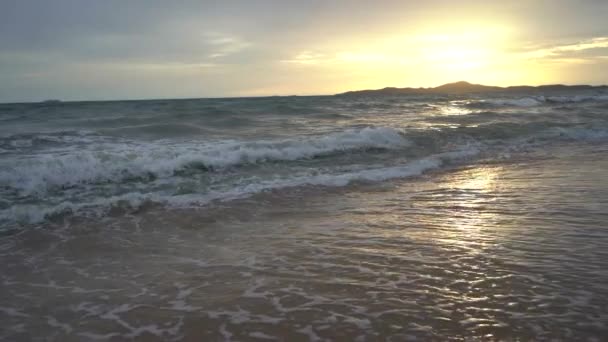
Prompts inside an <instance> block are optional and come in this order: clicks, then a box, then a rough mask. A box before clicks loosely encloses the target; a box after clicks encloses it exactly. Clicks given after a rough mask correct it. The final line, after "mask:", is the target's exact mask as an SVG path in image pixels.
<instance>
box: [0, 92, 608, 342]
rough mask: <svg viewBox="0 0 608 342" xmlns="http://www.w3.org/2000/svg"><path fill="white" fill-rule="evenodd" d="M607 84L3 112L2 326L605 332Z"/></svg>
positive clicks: (319, 337)
mask: <svg viewBox="0 0 608 342" xmlns="http://www.w3.org/2000/svg"><path fill="white" fill-rule="evenodd" d="M607 177H608V90H603V89H590V90H581V91H572V90H570V91H568V90H564V91H550V92H544V93H543V92H539V91H536V92H533V93H488V94H452V95H450V94H445V95H441V94H426V95H382V94H365V95H361V94H347V95H336V96H287V97H259V98H218V99H180V100H141V101H104V102H57V101H50V102H41V103H16V104H0V277H1V278H0V340H5V341H122V340H137V341H273V340H275V341H449V340H454V341H461V340H512V341H526V340H536V341H549V340H555V341H602V340H604V341H605V338H606V337H607V336H608V178H607Z"/></svg>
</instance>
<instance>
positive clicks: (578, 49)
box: [523, 37, 608, 60]
mask: <svg viewBox="0 0 608 342" xmlns="http://www.w3.org/2000/svg"><path fill="white" fill-rule="evenodd" d="M605 48H608V37H595V38H591V39H586V40H582V41H578V42H574V43H567V44H561V45H554V46H551V47H548V48H542V49H536V50H532V51H528V52H525V53H524V54H523V56H524V57H526V58H531V59H565V58H566V57H568V56H573V55H581V54H582V52H590V53H589V54H588V56H589V57H597V56H596V55H595V54H594V53H593V52H594V51H593V50H599V49H605ZM589 50H591V51H589ZM578 59H579V60H580V59H582V58H578Z"/></svg>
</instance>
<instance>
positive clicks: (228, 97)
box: [0, 80, 608, 105]
mask: <svg viewBox="0 0 608 342" xmlns="http://www.w3.org/2000/svg"><path fill="white" fill-rule="evenodd" d="M458 83H466V84H469V85H474V86H484V87H495V88H504V89H508V88H517V87H534V88H539V87H547V86H566V87H580V86H589V87H594V88H602V87H608V83H602V84H593V83H592V84H568V83H551V84H540V85H525V84H518V85H507V86H495V85H486V84H480V83H471V82H469V81H463V80H460V81H454V82H448V83H444V84H440V85H437V86H433V87H413V86H401V87H400V86H386V87H383V88H373V89H356V90H346V91H343V92H339V93H333V94H285V95H249V96H200V97H157V98H122V99H101V100H84V99H81V100H62V99H57V98H48V99H44V100H32V101H15V102H0V105H11V104H32V103H38V104H45V102H48V104H55V103H76V102H129V101H133V102H136V101H180V100H211V99H218V100H220V99H250V98H266V97H315V96H336V95H341V94H345V93H350V92H361V91H380V90H383V89H436V88H439V87H442V86H446V85H452V84H458ZM404 95H406V94H404ZM55 101H57V102H55Z"/></svg>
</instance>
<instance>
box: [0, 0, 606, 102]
mask: <svg viewBox="0 0 608 342" xmlns="http://www.w3.org/2000/svg"><path fill="white" fill-rule="evenodd" d="M606 18H608V1H606V0H581V1H572V0H513V1H507V0H504V1H487V0H486V1H446V0H425V1H407V0H401V1H389V0H386V1H384V0H375V1H359V0H343V1H340V0H334V1H330V0H326V1H318V0H308V1H289V0H283V1H256V0H249V1H237V0H233V1H231V0H226V1H186V0H184V1H157V0H146V1H138V0H131V1H122V0H120V1H119V0H105V1H102V0H98V1H93V0H53V1H47V0H39V1H31V0H0V102H17V101H39V100H44V99H62V100H106V99H147V98H192V97H226V96H265V95H292V94H296V95H311V94H333V93H339V92H343V91H348V90H358V89H375V88H383V87H387V86H392V87H421V86H422V87H429V86H437V85H441V84H443V83H448V82H455V81H461V80H465V81H469V82H472V83H481V84H487V85H500V86H507V85H522V84H529V85H539V84H551V83H563V84H583V83H584V84H608V20H607V19H606Z"/></svg>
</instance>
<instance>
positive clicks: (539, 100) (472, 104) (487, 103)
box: [465, 94, 608, 108]
mask: <svg viewBox="0 0 608 342" xmlns="http://www.w3.org/2000/svg"><path fill="white" fill-rule="evenodd" d="M588 101H589V102H591V101H598V102H599V101H608V95H604V94H599V95H562V96H542V95H538V96H525V97H520V98H500V99H483V100H476V101H468V102H466V103H465V106H466V107H469V108H490V107H537V106H542V105H545V104H552V103H560V104H564V103H579V102H588Z"/></svg>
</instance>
